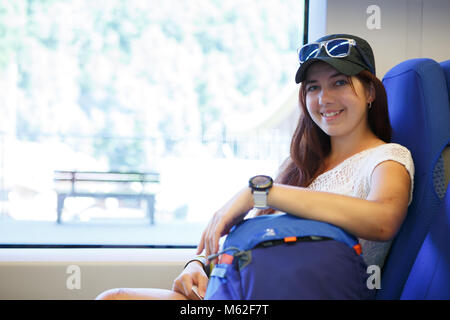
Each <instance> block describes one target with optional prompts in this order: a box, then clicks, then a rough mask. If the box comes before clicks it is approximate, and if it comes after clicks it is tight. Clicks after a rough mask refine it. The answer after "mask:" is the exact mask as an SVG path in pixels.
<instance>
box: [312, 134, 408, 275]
mask: <svg viewBox="0 0 450 320" xmlns="http://www.w3.org/2000/svg"><path fill="white" fill-rule="evenodd" d="M388 160H393V161H396V162H399V163H401V164H402V165H404V166H405V168H406V170H408V173H409V175H410V177H411V192H410V196H409V203H408V205H409V204H410V203H411V200H412V192H413V184H414V163H413V160H412V157H411V153H410V152H409V150H408V149H407V148H405V147H403V146H401V145H399V144H396V143H387V144H383V145H380V146H378V147H375V148H371V149H367V150H364V151H361V152H359V153H357V154H355V155H353V156H351V157H349V158H347V159H345V160H344V161H342V162H341V163H340V164H339V165H337V166H336V167H334V168H333V169H331V170H329V171H326V172H324V173H323V174H321V175H319V176H318V177H317V178H316V179H315V180H314V181H313V182H312V183H311V184H310V185H309V187H308V188H309V189H312V190H317V191H326V192H333V193H338V194H342V195H347V196H352V197H357V198H361V199H366V198H367V196H368V195H369V192H370V182H371V177H372V172H373V170H374V169H375V167H376V166H377V165H379V164H380V163H382V162H384V161H388ZM359 240H360V243H361V247H362V250H363V257H364V261H365V262H366V264H367V265H368V266H369V265H378V266H380V268H381V267H382V266H383V264H384V259H385V258H386V255H387V253H388V251H389V248H390V246H391V242H392V241H388V242H378V241H369V240H364V239H359Z"/></svg>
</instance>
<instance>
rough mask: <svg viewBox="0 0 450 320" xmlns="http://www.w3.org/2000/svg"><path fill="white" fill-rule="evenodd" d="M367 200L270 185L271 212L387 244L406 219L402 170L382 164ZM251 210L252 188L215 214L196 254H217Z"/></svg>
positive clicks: (405, 185) (392, 164)
mask: <svg viewBox="0 0 450 320" xmlns="http://www.w3.org/2000/svg"><path fill="white" fill-rule="evenodd" d="M371 179H372V180H371V189H370V193H369V196H368V198H367V200H364V199H359V198H354V197H350V196H344V195H338V194H334V193H327V192H322V191H313V190H309V189H306V188H301V187H293V186H287V185H281V184H274V186H273V187H272V188H271V190H270V191H269V195H268V198H267V203H268V205H269V206H270V207H272V208H274V209H277V210H280V211H283V212H288V213H290V214H292V215H296V216H299V217H302V218H305V219H312V220H319V221H324V222H327V223H331V224H333V225H336V226H338V227H340V228H342V229H344V230H346V231H348V232H349V233H351V234H353V235H355V236H357V237H360V238H364V239H368V240H376V241H387V240H390V239H391V238H392V237H393V236H394V235H395V234H396V232H397V230H398V229H399V228H400V225H401V224H402V222H403V219H404V218H405V215H406V210H407V207H408V200H409V190H410V187H411V180H410V176H409V174H408V171H407V170H406V169H405V167H404V166H403V165H401V164H399V163H398V162H395V161H385V162H382V163H380V164H379V165H378V166H377V167H376V168H375V169H374V171H373V173H372V178H371ZM252 208H253V196H252V194H251V191H250V188H245V189H243V190H241V191H240V192H239V193H238V194H237V195H236V196H235V197H234V198H233V199H231V200H230V201H229V202H228V203H227V204H226V205H225V206H224V207H222V208H221V209H220V210H219V211H217V212H216V213H215V214H214V216H213V218H212V219H211V220H210V222H209V224H208V226H207V227H206V229H205V231H204V232H203V234H202V237H201V241H200V244H199V246H198V249H197V250H198V253H200V252H202V251H203V249H205V250H206V255H207V256H208V255H210V254H214V253H217V251H218V249H219V239H220V237H221V236H223V235H225V234H227V233H228V231H229V230H230V228H231V227H232V226H233V225H234V224H236V223H238V222H239V221H241V220H242V219H243V218H244V217H245V215H246V214H247V212H248V211H249V210H251V209H252Z"/></svg>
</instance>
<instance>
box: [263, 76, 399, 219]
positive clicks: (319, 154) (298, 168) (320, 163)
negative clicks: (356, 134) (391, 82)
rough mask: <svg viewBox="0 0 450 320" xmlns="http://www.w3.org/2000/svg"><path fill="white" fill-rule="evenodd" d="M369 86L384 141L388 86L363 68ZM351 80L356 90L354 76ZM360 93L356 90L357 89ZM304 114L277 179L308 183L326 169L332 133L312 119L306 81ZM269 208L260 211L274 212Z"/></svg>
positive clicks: (372, 120) (371, 117)
mask: <svg viewBox="0 0 450 320" xmlns="http://www.w3.org/2000/svg"><path fill="white" fill-rule="evenodd" d="M356 77H357V78H358V79H359V80H361V82H362V83H363V85H364V87H365V88H368V87H369V85H370V83H372V84H373V85H374V88H375V100H374V101H373V102H372V107H371V108H370V109H369V114H368V122H369V127H370V129H371V130H372V131H373V133H374V134H375V135H376V136H377V137H378V138H380V139H381V140H383V141H384V142H390V141H391V132H392V129H391V125H390V121H389V113H388V106H387V97H386V90H385V88H384V86H383V84H382V83H381V81H380V80H379V79H378V78H377V77H375V76H374V75H373V74H372V73H370V72H369V71H366V70H364V71H362V72H360V73H359V74H358V75H357V76H356ZM348 80H349V82H350V84H351V86H352V88H353V90H354V87H353V83H352V81H351V77H348ZM355 93H356V92H355ZM299 105H300V108H301V111H302V112H301V115H300V119H299V122H298V124H297V128H296V129H295V132H294V135H293V136H292V141H291V150H290V159H289V160H288V161H287V163H285V164H284V165H283V168H281V172H280V173H279V175H278V177H277V178H276V179H275V182H277V183H281V184H286V185H291V186H299V187H307V186H309V184H310V183H311V182H312V181H313V180H314V179H315V178H316V177H317V176H318V175H319V174H320V173H321V172H322V171H323V170H324V163H325V159H326V157H327V156H328V155H329V153H330V151H331V142H330V136H328V135H327V134H326V133H325V132H324V131H322V129H320V128H319V126H317V124H316V123H315V122H314V121H313V120H312V119H311V117H310V115H309V113H308V111H307V109H306V88H305V86H304V85H303V84H301V86H300V90H299ZM273 212H274V210H273V209H266V210H263V211H261V212H260V213H259V214H270V213H273Z"/></svg>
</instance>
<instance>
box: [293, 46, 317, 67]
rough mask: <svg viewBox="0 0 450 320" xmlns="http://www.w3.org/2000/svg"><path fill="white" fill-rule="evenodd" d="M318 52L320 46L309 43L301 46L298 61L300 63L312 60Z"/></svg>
mask: <svg viewBox="0 0 450 320" xmlns="http://www.w3.org/2000/svg"><path fill="white" fill-rule="evenodd" d="M319 50H320V44H318V43H311V44H307V45H305V46H303V47H302V48H301V49H300V51H299V52H298V59H299V60H300V62H301V63H303V62H305V61H306V60H308V59H310V58H314V57H316V56H317V54H318V53H319Z"/></svg>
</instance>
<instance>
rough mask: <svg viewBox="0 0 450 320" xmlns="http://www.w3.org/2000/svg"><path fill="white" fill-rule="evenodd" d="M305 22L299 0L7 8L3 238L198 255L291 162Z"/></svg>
mask: <svg viewBox="0 0 450 320" xmlns="http://www.w3.org/2000/svg"><path fill="white" fill-rule="evenodd" d="M303 20H304V2H303V1H298V0H282V1H260V0H245V1H241V0H230V1H216V0H202V1H200V0H196V1H191V0H164V1H139V0H126V1H125V0H108V1H90V0H73V1H66V0H53V1H44V0H28V1H25V0H19V1H2V2H1V3H0V34H1V37H2V41H1V43H0V84H1V87H2V95H1V96H0V105H1V110H2V117H1V119H0V244H1V245H3V246H33V245H41V246H42V245H82V246H84V245H86V246H88V245H106V246H108V245H119V246H122V245H125V246H127V245H130V246H133V245H139V246H140V245H144V246H195V245H196V244H197V241H198V239H199V237H200V234H201V231H202V230H203V228H204V227H205V225H206V223H207V221H208V219H209V218H210V217H211V215H212V214H213V213H214V212H215V210H217V209H219V208H220V206H222V205H223V204H224V203H225V202H226V200H228V199H229V198H230V197H231V196H232V195H233V194H234V193H235V192H237V191H238V190H239V189H240V188H242V187H243V186H245V185H246V184H247V182H248V178H249V177H251V176H252V175H254V174H260V173H265V174H272V175H274V174H276V171H277V169H278V166H279V165H280V164H281V162H282V161H283V160H284V159H285V158H286V157H287V156H288V153H289V143H290V141H289V140H290V136H291V133H292V130H293V128H294V126H295V120H293V119H295V117H292V114H293V113H295V112H297V103H296V95H297V92H298V87H297V86H296V85H295V82H294V76H295V71H296V68H297V66H298V62H297V58H296V48H297V47H298V46H299V45H301V43H302V41H303ZM293 122H294V123H293Z"/></svg>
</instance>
